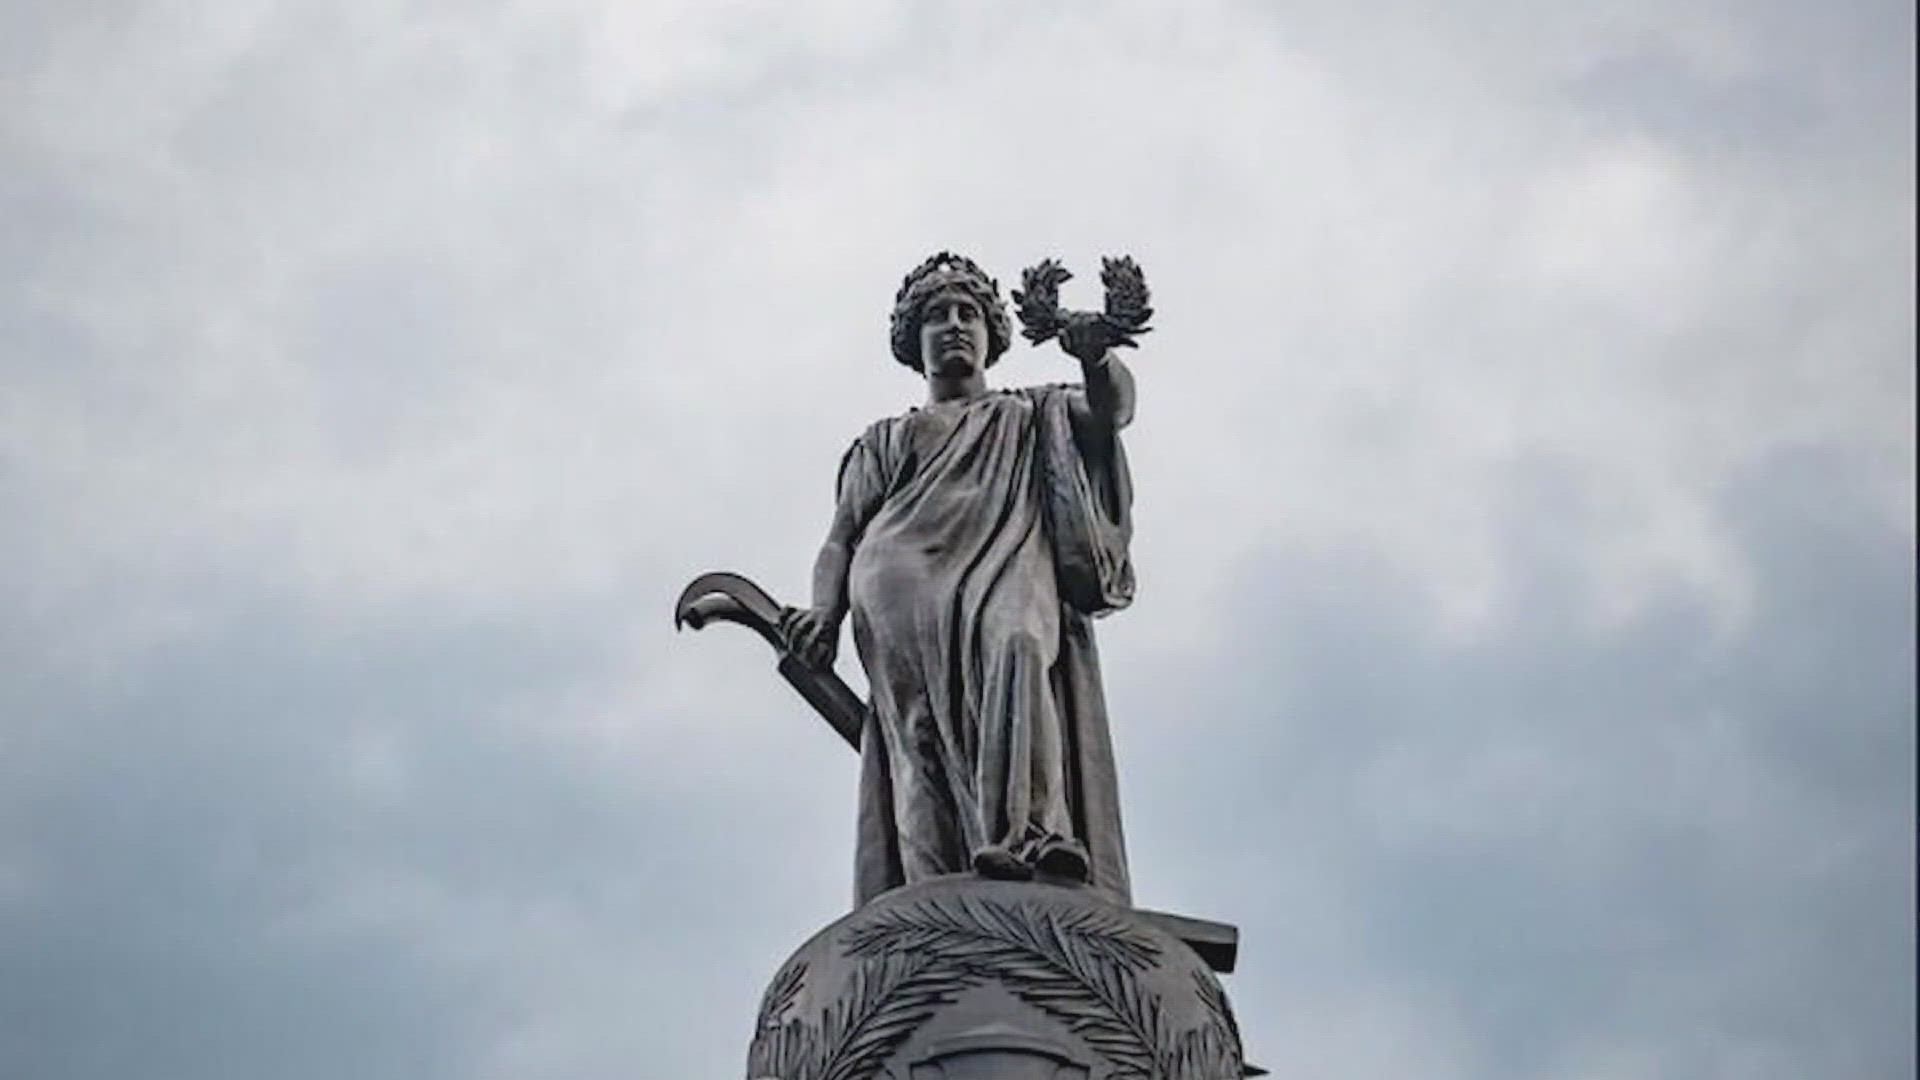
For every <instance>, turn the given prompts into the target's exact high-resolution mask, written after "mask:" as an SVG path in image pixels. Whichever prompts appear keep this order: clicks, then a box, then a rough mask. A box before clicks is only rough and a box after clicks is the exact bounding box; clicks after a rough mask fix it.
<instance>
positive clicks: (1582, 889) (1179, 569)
mask: <svg viewBox="0 0 1920 1080" xmlns="http://www.w3.org/2000/svg"><path fill="white" fill-rule="evenodd" d="M1387 10H1388V9H1380V11H1379V12H1375V13H1373V14H1369V15H1366V16H1365V17H1362V16H1361V15H1358V14H1355V13H1353V12H1352V11H1350V10H1340V11H1336V10H1333V9H1331V8H1325V9H1320V10H1308V9H1281V8H1273V7H1263V6H1259V5H1249V4H1240V3H1231V2H1226V0H1220V2H1215V3H1199V4H1188V5H1182V6H1181V7H1180V8H1178V9H1172V8H1165V7H1163V6H1159V5H1147V4H1132V3H1126V4H1116V5H1109V8H1108V9H1107V10H1106V12H1105V14H1104V15H1103V18H1102V19H1101V20H1100V21H1099V22H1098V24H1097V25H1096V24H1093V23H1092V22H1090V21H1089V20H1086V19H1081V18H1075V17H1072V16H1071V15H1070V14H1069V13H1065V12H1051V11H1046V10H1041V9H1037V8H1033V7H1032V6H1030V5H1014V4H1010V3H1009V4H988V5H983V6H980V7H977V8H974V9H969V11H967V12H965V13H960V12H942V11H940V10H938V9H937V8H935V7H930V6H899V5H888V4H880V3H867V2H860V0H844V2H833V3H820V4H810V5H800V6H796V5H767V4H758V3H741V4H704V5H675V4H649V5H594V4H587V3H563V4H549V5H537V6H530V5H511V4H510V5H502V6H498V7H494V8H491V9H486V10H480V11H462V12H454V11H452V10H451V9H444V10H443V9H439V8H436V7H435V6H433V5H412V6H406V5H399V6H393V7H390V8H387V9H385V10H377V9H373V8H365V9H356V10H354V11H347V10H344V9H336V8H328V7H325V6H311V5H301V4H294V3H278V2H268V0H259V2H242V0H235V2H232V3H222V4H195V5H177V4H174V5H170V4H153V5H138V4H125V5H96V6H93V7H87V8H82V7H76V6H74V5H66V6H63V7H62V8H61V9H60V10H59V11H58V12H54V11H53V10H52V9H44V10H40V9H29V8H23V7H18V6H16V7H15V8H10V9H7V10H5V11H0V56H3V57H4V62H5V64H6V65H7V69H8V71H9V77H8V85H9V92H8V94H7V95H5V97H4V98H3V99H0V160H4V162H5V164H6V166H7V167H6V168H5V169H3V170H0V213H3V214H4V215H5V217H6V220H7V226H8V227H7V228H6V229H4V230H0V263H3V264H4V265H5V267H6V268H7V270H8V273H7V274H6V275H4V277H0V342H4V345H5V348H4V350H3V351H0V565H4V566H5V567H6V570H5V571H4V572H0V586H3V587H4V589H5V592H6V595H7V598H8V603H7V605H6V606H5V610H4V612H0V674H3V675H4V678H0V746H4V752H3V753H0V972H5V974H0V1072H4V1073H6V1074H7V1075H21V1076H32V1077H36V1078H42V1077H44V1078H49V1080H53V1078H81V1077H108V1076H113V1077H117V1076H121V1075H126V1074H128V1073H132V1072H136V1071H137V1072H140V1073H141V1074H142V1075H152V1076H161V1077H173V1076H178V1077H195V1078H199V1077H209V1076H247V1077H257V1076H269V1077H279V1076H285V1077H299V1076H309V1075H311V1076H337V1075H355V1076H369V1077H378V1076H395V1077H400V1076H405V1077H423V1076H425V1077H432V1076H447V1077H492V1076H499V1077H507V1076H515V1077H517V1076H526V1075H539V1076H565V1077H581V1078H587V1077H599V1076H612V1075H642V1076H659V1077H663V1078H664V1077H682V1076H694V1075H706V1074H714V1073H717V1074H719V1075H725V1074H726V1073H727V1072H728V1071H730V1070H734V1069H737V1067H738V1064H739V1060H740V1056H741V1054H742V1052H743V1042H744V1035H745V1025H746V1024H747V1022H748V1019H749V1015H750V1012H751V1009H752V1004H753V1001H754V1000H755V998H756V997H757V995H758V993H759V990H760V985H761V983H762V981H763V980H764V978H765V977H766V976H767V974H768V973H769V972H770V971H771V970H772V968H773V967H774V966H775V964H776V963H777V962H778V961H779V959H780V958H781V957H782V956H784V954H785V952H786V951H787V950H788V949H790V948H792V947H793V946H794V945H796V944H797V943H798V942H799V940H801V938H803V937H804V936H805V935H806V934H808V933H810V932H811V931H812V930H813V929H815V928H817V927H818V926H819V925H821V924H823V923H824V922H826V921H827V920H828V919H829V918H831V917H832V916H833V915H834V914H836V913H837V912H838V911H839V910H840V908H841V905H843V904H844V903H845V899H846V892H847V877H848V873H847V865H848V862H849V858H850V851H851V837H850V821H851V806H850V800H851V790H852V782H853V776H852V767H851V762H850V761H849V760H847V757H846V755H845V754H844V752H842V751H840V750H838V749H837V748H836V747H835V746H834V745H833V744H832V741H831V739H830V737H828V736H826V735H825V733H824V732H821V731H817V730H814V728H813V727H812V726H810V723H809V721H807V720H806V719H805V717H804V716H803V715H802V709H801V707H800V706H799V705H798V703H797V702H795V701H793V700H792V699H791V698H790V696H789V695H788V693H787V692H786V691H785V690H784V689H783V688H782V687H781V686H780V685H779V684H778V682H777V680H776V679H774V678H773V676H772V675H771V673H770V672H766V671H764V670H762V667H763V665H764V657H763V656H761V655H760V646H759V645H758V644H757V643H754V642H752V641H750V640H746V639H745V638H744V637H743V636H733V637H728V636H727V635H726V634H725V633H724V632H717V633H715V634H711V635H705V636H701V637H698V638H681V639H676V638H674V637H673V636H672V633H671V631H670V630H669V629H668V627H667V626H666V618H665V612H666V605H667V603H668V601H669V600H670V599H671V597H672V595H673V593H674V591H675V590H676V589H677V588H678V586H679V585H680V584H682V583H683V581H684V580H685V579H686V578H687V577H689V576H691V574H692V573H694V572H696V571H698V570H701V569H705V568H708V567H715V566H728V567H736V568H739V569H742V570H745V571H747V572H749V573H752V574H755V575H756V576H759V577H761V578H762V579H763V580H765V581H767V582H768V583H770V584H772V585H774V586H775V587H776V588H777V589H778V590H779V591H781V592H782V593H783V594H792V593H796V592H797V591H798V590H799V589H800V587H801V586H802V584H803V582H804V580H805V573H806V567H807V564H808V561H809V559H810V549H811V545H812V543H813V542H814V540H815V537H816V534H817V532H818V531H819V530H821V529H822V528H823V527H824V524H825V515H826V510H827V505H826V502H827V495H828V493H829V491H830V487H831V467H832V463H833V461H834V460H836V458H837V455H838V453H839V452H840V450H841V449H842V448H843V446H844V444H845V442H846V440H848V439H850V438H851V437H852V435H853V434H854V433H855V432H857V431H858V430H859V429H860V427H861V426H863V425H864V424H865V423H866V422H867V421H869V420H871V419H872V418H873V417H875V416H878V415H881V414H883V413H886V412H891V411H895V410H897V409H899V408H902V407H904V406H905V405H906V404H908V403H910V402H911V401H912V395H913V393H914V387H913V385H912V383H911V382H910V381H908V380H907V379H906V377H905V376H904V375H903V374H901V373H900V372H899V371H898V370H897V368H896V366H895V365H893V364H891V363H890V362H889V361H888V360H887V359H886V356H885V351H884V350H885V346H884V344H883V337H882V335H883V334H884V322H883V319H884V312H885V309H886V305H887V301H888V299H889V298H890V296H891V290H892V288H893V286H894V284H895V283H896V282H897V278H898V275H899V274H900V273H901V272H903V271H904V270H905V269H906V267H908V266H909V265H911V264H912V263H913V262H915V261H917V260H918V259H919V258H920V257H922V256H923V255H924V254H925V253H926V252H927V251H929V250H932V249H935V248H940V247H950V246H951V247H960V248H964V249H967V250H970V251H972V252H974V253H976V254H977V255H979V256H980V257H981V258H982V259H983V260H984V261H986V262H987V263H988V264H989V265H990V266H992V267H994V268H996V269H997V271H998V272H999V273H1001V275H1002V277H1003V280H1006V279H1008V278H1010V277H1011V276H1012V275H1013V274H1015V273H1016V272H1017V268H1018V267H1019V266H1021V265H1023V264H1025V263H1027V262H1030V261H1031V260H1033V259H1035V258H1037V257H1039V256H1040V255H1042V254H1048V253H1053V254H1059V255H1062V256H1065V257H1066V258H1067V259H1068V261H1069V262H1070V263H1071V264H1073V265H1076V266H1081V267H1083V268H1085V267H1089V266H1091V265H1092V260H1093V257H1094V256H1095V255H1096V254H1098V253H1101V252H1105V251H1109V250H1116V249H1119V250H1131V251H1133V252H1135V253H1136V254H1138V255H1139V256H1140V257H1141V258H1142V261H1143V262H1144V264H1145V265H1146V267H1147V270H1148V273H1149V275H1150V277H1151V279H1152V281H1153V284H1154V286H1155V290H1156V297H1157V299H1158V304H1157V306H1158V307H1159V308H1160V310H1161V311H1162V313H1163V317H1162V327H1161V330H1160V332H1159V333H1157V334H1156V335H1155V336H1154V338H1153V339H1152V340H1151V342H1150V344H1151V346H1152V347H1151V348H1149V349H1146V350H1143V356H1142V358H1141V361H1140V363H1139V365H1138V368H1139V371H1140V377H1141V381H1142V387H1143V393H1144V394H1145V400H1144V403H1143V410H1142V415H1141V420H1140V422H1139V424H1138V426H1137V427H1136V428H1135V429H1134V432H1133V441H1132V444H1131V447H1130V449H1131V450H1132V453H1133V458H1134V465H1135V469H1136V473H1137V479H1138V481H1139V486H1140V493H1141V503H1140V506H1139V517H1140V538H1139V544H1138V550H1137V553H1136V554H1137V557H1138V560H1139V563H1140V566H1141V571H1142V574H1143V579H1144V582H1145V592H1144V593H1143V595H1142V598H1141V601H1140V603H1139V604H1138V605H1137V606H1136V608H1135V610H1133V611H1130V612H1128V613H1126V614H1125V615H1123V616H1121V617H1119V618H1116V619H1114V620H1111V621H1109V622H1107V623H1105V624H1104V625H1103V633H1104V637H1103V642H1102V644H1103V650H1104V654H1105V657H1106V662H1107V664H1108V667H1109V672H1110V675H1109V678H1110V682H1111V684H1112V686H1111V696H1112V698H1113V699H1114V701H1115V703H1116V711H1117V712H1118V713H1119V715H1120V716H1121V723H1122V729H1121V730H1120V732H1119V733H1118V736H1117V737H1118V739H1119V744H1120V745H1119V749H1120V753H1121V757H1122V770H1123V774H1124V775H1123V782H1124V784H1125V786H1126V789H1127V793H1128V813H1129V831H1130V835H1131V837H1132V842H1133V846H1134V859H1135V862H1136V863H1137V876H1138V878H1139V882H1140V888H1141V892H1142V894H1143V895H1142V899H1143V902H1146V903H1149V904H1152V905H1155V906H1160V907H1172V908H1179V909H1182V910H1190V911H1193V912H1195V913H1197V914H1204V915H1211V916H1215V917H1220V918H1227V919H1231V920H1234V921H1237V922H1238V923H1240V924H1241V925H1242V927H1243V929H1244V932H1245V935H1246V941H1247V947H1246V956H1247V964H1246V966H1245V969H1244V970H1243V972H1242V973H1241V974H1240V975H1238V976H1236V977H1235V980H1234V990H1235V992H1236V995H1237V1000H1238V1001H1239V1003H1240V1010H1241V1012H1242V1014H1243V1016H1244V1017H1245V1018H1246V1021H1247V1025H1246V1026H1247V1027H1248V1029H1249V1034H1250V1039H1251V1040H1252V1044H1253V1047H1254V1049H1255V1051H1256V1054H1257V1057H1258V1058H1259V1059H1260V1060H1262V1061H1263V1062H1264V1063H1265V1064H1268V1065H1269V1066H1271V1067H1273V1068H1275V1070H1276V1073H1277V1074H1278V1075H1280V1076H1287V1077H1300V1078H1306V1077H1314V1076H1323V1075H1326V1076H1333V1075H1392V1074H1401V1073H1417V1074H1419V1075H1434V1076H1460V1077H1474V1078H1485V1077H1509V1076H1511V1077H1540V1076H1549V1077H1559V1078H1565V1080H1575V1078H1578V1080H1600V1078H1606V1080H1616V1078H1618V1080H1626V1078H1645V1077H1654V1078H1679V1077H1687V1078H1692V1077H1698V1076H1723V1077H1738V1078H1743V1080H1744V1078H1770V1077H1775V1076H1782V1077H1784V1076H1802V1075H1832V1076H1840V1075H1845V1076H1894V1075H1906V1074H1909V1073H1911V1071H1912V1068H1913V1058H1912V1030H1913V1029H1912V1025H1911V1020H1910V1017H1911V1015H1912V1011H1913V1010H1912V1005H1913V991H1912V985H1913V967H1912V956H1913V944H1914V943H1913V933H1912V920H1911V912H1912V904H1913V890H1914V885H1913V876H1914V870H1913V858H1912V847H1911V840H1912V835H1913V815H1912V803H1913V791H1914V779H1913V770H1912V760H1913V726H1912V714H1913V704H1914V702H1913V680H1912V672H1913V668H1912V659H1911V657H1912V646H1913V632H1912V626H1913V576H1912V568H1911V554H1912V545H1913V520H1914V509H1913V506H1914V504H1913V497H1912V489H1913V470H1912V460H1913V450H1914V443H1913V431H1914V404H1913V403H1914V384H1913V374H1912V367H1911V363H1910V361H1911V353H1912V349H1913V342H1914V318H1913V306H1912V299H1911V298H1912V291H1913V284H1914V282H1913V256H1914V247H1913V235H1914V217H1913V198H1912V189H1911V176H1912V167H1913V159H1914V148H1913V141H1912V136H1911V131H1912V119H1913V108H1912V88H1913V81H1914V74H1913V71H1914V68H1913V59H1912V55H1911V52H1910V50H1909V49H1907V47H1906V43H1907V42H1910V40H1911V32H1912V23H1913V17H1912V13H1911V11H1909V10H1905V9H1895V8H1894V7H1893V6H1892V5H1888V4H1868V3H1861V4H1856V5H1847V6H1842V7H1840V8H1834V7H1832V6H1830V5H1829V6H1827V7H1824V8H1821V9H1819V10H1817V11H1816V10H1815V9H1813V8H1807V7H1803V6H1801V5H1794V4H1786V3H1776V4H1764V5H1760V6H1758V7H1756V6H1753V5H1719V6H1716V7H1708V8H1702V9H1700V10H1699V11H1698V12H1697V13H1696V16H1695V17H1694V18H1691V19H1689V20H1688V21H1687V22H1686V24H1685V25H1684V26H1679V25H1675V23H1674V21H1673V16H1672V14H1671V13H1670V9H1669V8H1667V7H1666V6H1664V5H1652V4H1628V5H1624V6H1621V5H1613V6H1610V7H1608V8H1607V9H1606V10H1605V11H1601V10H1600V9H1593V10H1591V11H1585V10H1574V9H1567V10H1564V11H1562V10H1558V9H1556V10H1555V11H1553V12H1540V11H1534V10H1533V9H1527V10H1526V11H1524V12H1522V11H1519V10H1517V9H1514V8H1513V7H1512V6H1511V5H1507V4H1496V3H1476V4H1472V5H1468V6H1467V7H1463V8H1459V9H1457V10H1455V11H1452V12H1450V13H1449V15H1448V19H1447V20H1446V21H1445V22H1444V23H1441V22H1438V21H1436V20H1434V19H1433V18H1432V16H1431V13H1430V12H1422V13H1420V14H1419V15H1418V16H1415V15H1414V13H1412V12H1411V11H1408V12H1405V13H1401V14H1400V15H1398V16H1395V17H1394V18H1391V19H1390V18H1388V16H1387V15H1386V14H1385V12H1386V11H1387ZM1073 284H1074V286H1082V287H1084V286H1087V283H1086V282H1075V283H1073ZM996 370H997V372H999V373H1001V374H1003V376H1004V377H1005V378H1006V379H1008V380H1011V381H1014V382H1026V381H1040V380H1045V379H1055V378H1064V377H1067V369H1065V368H1064V367H1063V366H1062V365H1061V364H1060V363H1059V362H1058V361H1057V360H1054V359H1052V358H1048V357H1044V356H1043V355H1041V354H1033V353H1027V352H1019V353H1016V355H1014V356H1013V357H1011V358H1009V360H1008V362H1007V363H1006V364H1004V365H1002V367H1001V368H999V369H996ZM1222 821H1225V822H1229V823H1231V826H1232V827H1230V828H1227V829H1221V828H1219V827H1218V824H1219V823H1220V822H1222Z"/></svg>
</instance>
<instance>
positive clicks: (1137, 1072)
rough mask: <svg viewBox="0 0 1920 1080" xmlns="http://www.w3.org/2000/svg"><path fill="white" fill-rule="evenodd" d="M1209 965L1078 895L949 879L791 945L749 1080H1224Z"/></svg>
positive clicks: (1079, 891)
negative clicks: (791, 952) (817, 1079)
mask: <svg viewBox="0 0 1920 1080" xmlns="http://www.w3.org/2000/svg"><path fill="white" fill-rule="evenodd" d="M1243 1075H1251V1073H1250V1072H1249V1070H1248V1068H1247V1066H1246V1064H1245V1061H1244V1059H1243V1058H1242V1056H1241V1048H1240V1033H1239V1029H1238V1027H1237V1026H1236V1024H1235V1022H1234V1018H1233V1011H1232V1009H1231V1008H1230V1007H1229V1006H1228V1004H1227V997H1226V993H1225V992H1224V991H1223V990H1221V988H1220V984H1219V982H1218V980H1216V979H1215V978H1214V975H1213V972H1212V971H1211V970H1209V968H1208V965H1207V963H1206V962H1205V961H1204V960H1202V959H1201V958H1200V956H1198V955H1197V954H1196V953H1195V952H1194V951H1193V950H1192V949H1190V948H1188V947H1187V946H1186V945H1185V944H1184V943H1182V942H1181V941H1180V940H1179V939H1178V938H1176V937H1174V936H1172V935H1171V934H1169V933H1167V932H1166V931H1165V930H1164V929H1161V928H1160V926H1158V925H1156V924H1155V923H1154V922H1153V921H1151V920H1149V919H1148V918H1147V917H1145V916H1143V915H1142V914H1141V913H1139V912H1136V911H1134V910H1133V909H1132V908H1129V907H1125V906H1123V905H1121V904H1118V903H1116V902H1114V901H1113V900H1110V899H1108V898H1106V897H1105V896H1103V895H1101V894H1100V893H1098V892H1095V891H1093V890H1091V889H1087V888H1083V887H1076V886H1065V885H1058V884H1050V883H1047V882H1045V881H993V880H988V879H986V878H981V877H977V876H974V875H971V874H964V875H955V876H952V877H945V878H939V879H936V880H934V881H929V882H924V883H921V884H919V885H914V886H910V887H908V888H904V889H899V890H896V891H894V892H891V893H887V894H886V895H884V896H881V897H878V898H876V899H875V900H873V901H872V902H870V903H868V904H867V905H865V906H864V907H861V908H860V909H859V910H857V911H855V912H853V913H852V914H851V915H848V916H846V917H845V918H843V919H841V920H839V921H838V922H836V923H834V924H833V925H832V926H829V927H828V928H827V929H825V930H823V931H821V932H820V933H819V934H817V935H815V936H814V938H813V939H812V940H811V941H809V942H807V943H806V944H805V945H803V946H801V948H800V950H799V952H797V953H795V954H794V956H793V958H792V959H791V960H789V961H787V963H786V966H785V967H783V968H782V969H781V971H780V973H779V974H778V975H777V976H775V978H774V980H773V984H772V985H771V986H770V987H769V988H768V990H767V994H766V998H765V1001H764V1002H763V1003H762V1005H761V1009H760V1018H759V1023H758V1025H757V1026H756V1028H755V1031H754V1039H753V1047H752V1050H751V1051H750V1053H749V1055H748V1064H747V1076H748V1078H749V1080H802V1078H815V1077H835V1078H844V1080H868V1078H872V1080H1029V1078H1031V1080H1125V1078H1139V1080H1147V1078H1153V1080H1237V1078H1239V1077H1241V1076H1243Z"/></svg>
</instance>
